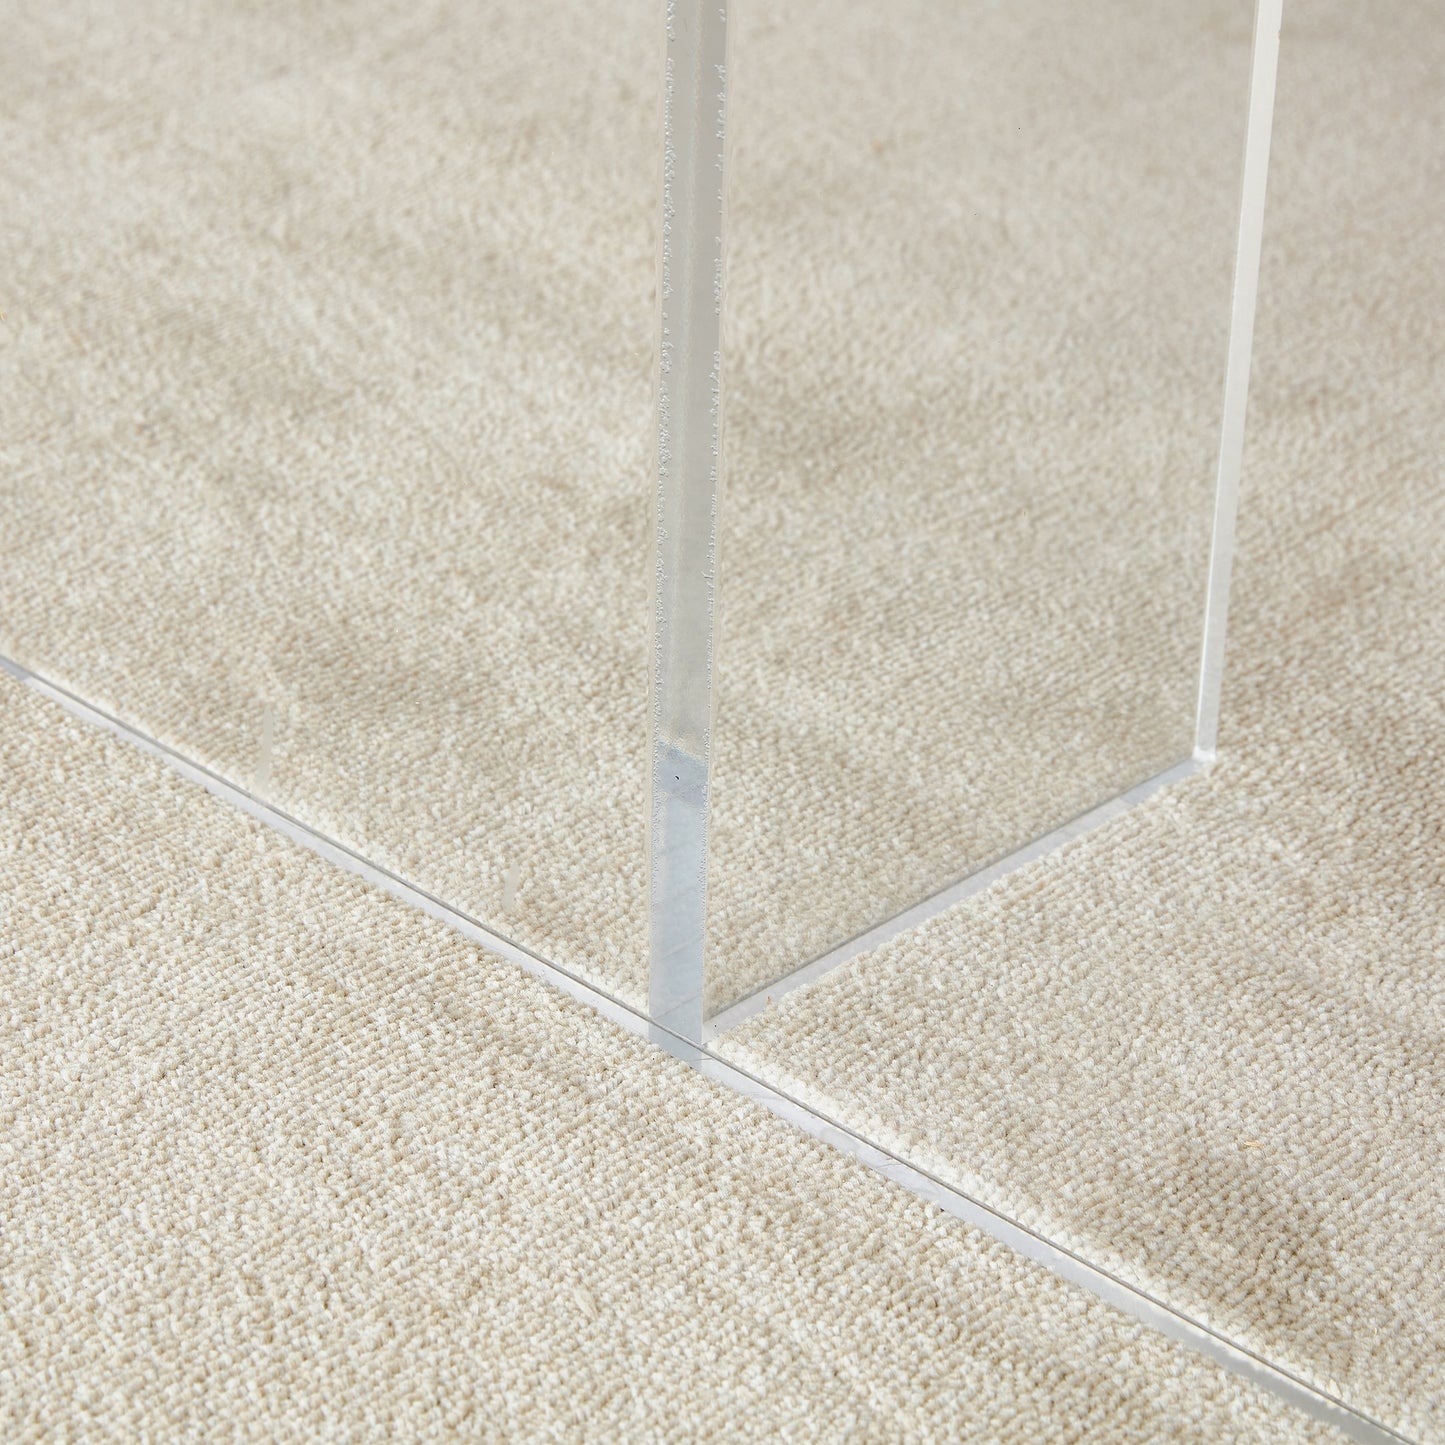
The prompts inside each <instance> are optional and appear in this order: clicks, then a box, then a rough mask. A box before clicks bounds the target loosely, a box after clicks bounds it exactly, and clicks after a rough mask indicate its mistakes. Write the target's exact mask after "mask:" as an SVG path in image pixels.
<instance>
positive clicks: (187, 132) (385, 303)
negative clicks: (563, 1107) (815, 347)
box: [0, 0, 661, 1002]
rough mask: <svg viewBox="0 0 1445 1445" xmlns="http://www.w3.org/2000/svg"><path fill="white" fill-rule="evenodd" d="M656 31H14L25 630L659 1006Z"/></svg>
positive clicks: (444, 25) (43, 23) (14, 282)
mask: <svg viewBox="0 0 1445 1445" xmlns="http://www.w3.org/2000/svg"><path fill="white" fill-rule="evenodd" d="M660 56H661V37H660V35H659V13H658V10H657V7H655V6H654V5H653V4H652V3H650V0H627V3H619V4H614V5H608V6H604V7H598V6H595V5H592V4H589V3H584V0H563V3H560V4H550V5H547V6H543V7H538V6H535V5H532V4H525V3H518V0H484V3H479V4H472V5H445V4H423V5H420V6H418V5H415V4H410V3H408V4H401V3H394V0H361V3H353V0H347V3H345V4H342V3H339V0H335V3H321V4H315V5H306V6H300V7H298V6H296V5H293V4H288V3H281V0H275V3H273V0H263V3H260V4H249V5H244V6H239V7H238V6H236V5H233V4H229V3H223V0H202V3H199V4H194V5H179V6H178V5H175V4H169V3H161V0H134V3H128V4H125V5H122V6H114V5H100V4H95V3H89V0H56V3H54V4H49V5H45V6H25V7H22V10H21V12H18V13H16V14H13V15H11V16H10V18H9V20H8V21H7V24H6V26H5V35H4V43H3V45H0V92H3V94H4V96H5V104H4V106H3V114H0V136H3V144H0V188H3V192H4V195H5V225H4V227H3V231H0V307H3V309H4V311H5V320H4V321H3V322H0V398H3V402H0V508H3V514H4V518H5V526H4V528H3V529H0V651H3V652H4V653H5V654H7V655H8V656H10V657H11V658H13V659H15V660H16V661H17V662H19V663H20V664H22V665H23V666H25V667H27V668H29V669H32V670H33V671H34V672H35V673H36V674H37V675H39V676H42V677H44V678H47V679H50V680H52V681H54V682H55V683H57V684H59V685H61V686H62V687H64V688H67V689H69V690H71V691H73V692H74V693H76V694H78V695H79V696H81V697H82V698H84V699H87V700H89V701H91V702H92V703H95V704H97V705H99V706H100V707H102V708H105V709H107V710H109V711H110V712H112V713H113V714H114V715H116V716H118V717H120V718H121V719H123V720H124V721H126V722H128V723H130V724H132V725H133V726H135V727H137V728H139V729H141V730H142V731H144V732H147V733H149V734H151V735H153V736H155V737H157V738H159V739H161V740H162V741H164V742H166V743H168V744H170V745H171V746H173V747H174V748H176V749H177V750H179V751H180V752H182V753H184V754H186V755H187V756H189V757H191V758H194V759H196V760H198V761H200V762H202V763H205V764H207V765H208V766H210V767H212V768H213V769H215V770H216V771H218V772H219V773H221V774H222V775H223V776H225V777H226V778H227V779H229V780H231V781H233V782H236V783H238V784H240V785H241V786H243V787H245V788H248V789H251V790H252V791H254V793H255V794H256V795H258V796H260V797H262V798H264V799H266V800H267V801H269V802H271V803H273V804H275V805H276V806H278V807H280V808H282V809H284V810H286V811H287V812H289V813H291V814H293V815H295V816H296V817H297V818H299V819H300V820H301V821H303V822H304V823H306V824H308V825H310V826H312V827H314V828H318V829H320V830H322V831H323V832H326V833H328V834H330V835H332V836H334V837H336V838H337V839H339V840H340V841H342V842H344V843H347V844H349V845H350V846H352V847H354V848H355V849H357V850H358V851H360V852H361V853H362V854H364V855H365V856H367V857H369V858H371V859H373V860H375V861H377V862H380V863H382V864H385V865H388V866H390V867H392V868H393V869H395V870H396V871H397V872H399V873H401V874H402V875H403V876H404V877H406V878H408V879H410V880H412V881H413V882H415V883H417V884H419V885H421V886H422V887H424V888H426V889H429V890H431V891H432V892H434V893H435V894H437V895H439V896H440V897H441V898H443V899H444V900H446V901H448V902H450V903H452V904H454V905H456V906H459V907H461V908H462V909H464V910H466V911H468V912H470V913H471V914H473V915H475V916H476V917H477V918H478V919H480V920H481V921H482V922H483V923H485V924H487V925H488V926H490V927H492V928H494V929H496V930H497V931H499V932H501V933H503V934H505V935H508V936H510V937H512V938H514V939H516V940H517V941H518V942H520V943H523V944H525V945H527V946H529V947H530V948H532V949H534V950H537V951H539V952H541V953H543V954H545V955H546V956H548V957H550V958H552V959H554V960H555V961H557V962H559V963H562V964H563V965H565V966H570V967H573V968H576V969H577V970H579V971H583V972H585V973H587V974H589V975H590V976H591V977H592V978H593V979H594V980H595V981H597V982H598V983H600V984H601V985H602V986H604V987H605V988H607V989H609V990H611V991H613V992H616V993H620V994H623V995H626V996H628V997H630V998H632V999H634V1000H636V1001H639V1002H640V1001H642V1000H645V998H646V948H647V898H646V879H647V869H646V854H645V846H646V845H645V837H646V797H647V738H648V724H647V677H648V663H647V647H648V642H647V619H648V612H649V606H650V577H649V552H650V531H649V528H650V505H651V502H650V498H651V468H652V439H653V426H652V419H653V409H654V326H655V275H656V256H657V234H656V232H657V214H658V207H657V177H658V173H659V159H658V155H659V132H660V84H659V80H660V68H661V67H660Z"/></svg>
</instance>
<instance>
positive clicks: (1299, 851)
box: [722, 4, 1445, 1441]
mask: <svg viewBox="0 0 1445 1445" xmlns="http://www.w3.org/2000/svg"><path fill="white" fill-rule="evenodd" d="M1436 19H1437V17H1436V16H1435V14H1434V12H1433V11H1432V10H1430V9H1429V7H1426V6H1417V5H1411V4H1402V5H1398V6H1396V5H1392V6H1390V7H1387V9H1385V10H1372V11H1370V12H1369V14H1368V15H1367V14H1365V13H1364V12H1361V11H1358V10H1354V9H1351V8H1348V7H1345V6H1342V5H1333V4H1328V5H1315V6H1309V7H1300V8H1299V9H1298V10H1296V11H1293V12H1292V13H1291V14H1290V15H1288V16H1287V19H1286V26H1285V32H1284V50H1283V69H1282V76H1281V91H1280V96H1279V106H1278V112H1277V142H1276V149H1275V161H1274V171H1273V176H1272V179H1271V201H1270V210H1269V222H1268V226H1267V233H1266V249H1265V265H1264V271H1263V278H1262V286H1261V297H1262V301H1261V314H1260V318H1259V332H1258V341H1257V357H1256V370H1255V393H1254V397H1253V400H1252V402H1251V431H1250V442H1249V446H1248V451H1247V457H1246V487H1245V492H1244V496H1243V500H1242V506H1241V535H1240V555H1239V560H1238V566H1237V570H1236V580H1235V593H1234V601H1233V610H1232V621H1231V633H1230V647H1229V657H1228V662H1227V666H1226V672H1225V689H1224V711H1223V719H1222V727H1221V756H1220V760H1219V762H1218V764H1217V765H1216V766H1215V767H1214V768H1213V769H1212V770H1211V771H1210V772H1209V773H1208V774H1207V775H1205V776H1200V777H1196V778H1194V779H1191V780H1189V781H1188V782H1186V783H1184V784H1182V785H1180V786H1179V787H1177V788H1176V789H1173V790H1170V791H1169V792H1167V793H1165V794H1160V795H1156V796H1155V797H1154V798H1153V799H1152V800H1150V801H1149V802H1148V803H1147V804H1145V805H1144V806H1143V807H1141V808H1139V809H1138V810H1136V811H1134V812H1133V813H1131V814H1129V815H1126V816H1125V817H1123V818H1121V819H1119V820H1117V821H1115V822H1113V823H1111V824H1110V825H1108V826H1107V827H1105V828H1103V829H1101V830H1099V831H1098V832H1096V833H1094V834H1092V835H1090V836H1088V837H1086V838H1084V839H1083V840H1081V841H1079V842H1077V843H1075V844H1074V845H1072V846H1070V847H1069V848H1067V849H1066V850H1064V851H1063V852H1061V853H1059V854H1056V855H1055V856H1052V857H1049V858H1047V859H1045V860H1043V861H1041V862H1039V863H1037V864H1035V865H1033V866H1031V867H1029V868H1027V869H1024V870H1021V871H1020V872H1018V873H1016V874H1014V875H1013V876H1011V877H1010V878H1008V879H1007V880H1006V881H1004V882H1002V883H1000V884H999V885H998V886H996V887H995V888H992V889H990V890H989V891H988V892H987V893H985V894H983V895H980V896H977V897H975V898H973V899H972V900H970V901H969V902H967V903H965V904H963V905H961V906H960V907H958V908H956V909H954V910H951V911H950V912H949V913H948V914H946V915H943V916H940V917H939V918H937V919H935V920H933V921H932V922H930V923H929V924H928V925H926V926H924V927H922V928H919V929H917V930H915V931H913V932H911V933H909V934H907V935H905V936H903V937H900V938H899V939H897V940H896V941H895V942H893V943H892V944H890V945H889V946H887V947H885V948H883V949H881V950H879V951H877V952H876V953H874V954H872V955H871V956H868V957H864V958H860V959H859V960H858V961H857V962H856V963H854V964H852V965H851V966H848V967H846V968H844V969H842V970H840V971H839V972H837V973H836V974H834V975H832V976H829V977H827V978H825V979H824V980H822V981H820V982H819V983H817V984H816V985H814V986H811V987H808V988H806V989H801V990H799V991H798V992H797V993H795V994H792V995H788V996H786V997H784V998H783V999H781V1000H780V1001H779V1002H778V1003H777V1004H776V1005H774V1006H773V1007H772V1008H770V1009H769V1010H768V1011H766V1012H765V1013H764V1014H763V1015H761V1016H760V1017H759V1018H757V1019H756V1020H755V1021H753V1022H752V1023H751V1024H750V1025H748V1026H745V1027H744V1028H742V1029H740V1030H739V1031H737V1033H736V1034H735V1035H733V1036H731V1037H730V1038H729V1039H727V1040H725V1041H724V1044H723V1046H722V1047H723V1052H724V1053H726V1054H728V1055H730V1056H732V1057H735V1058H736V1059H738V1060H740V1061H744V1062H746V1063H747V1064H748V1065H749V1066H750V1067H751V1068H753V1069H755V1070H756V1071H758V1072H760V1073H761V1074H763V1075H764V1076H765V1077H767V1078H769V1079H771V1080H773V1081H774V1082H776V1083H780V1084H784V1085H786V1086H787V1087H789V1088H791V1089H794V1090H796V1091H797V1092H798V1093H800V1094H802V1095H803V1096H804V1097H806V1098H808V1099H810V1100H812V1101H813V1102H815V1103H816V1104H818V1105H821V1106H823V1107H824V1108H826V1109H827V1110H828V1111H829V1112H830V1113H832V1114H834V1115H836V1116H838V1117H841V1118H844V1119H846V1120H847V1121H848V1122H849V1123H850V1124H851V1125H853V1126H854V1127H855V1128H860V1129H862V1130H863V1131H865V1132H867V1133H869V1134H870V1135H872V1136H873V1137H875V1138H878V1139H880V1140H883V1141H887V1142H891V1143H892V1144H894V1145H895V1146H896V1147H898V1148H899V1149H901V1150H902V1151H903V1152H904V1153H905V1154H906V1155H907V1156H908V1157H910V1158H911V1159H913V1160H914V1161H916V1162H918V1163H920V1164H922V1165H923V1166H924V1167H927V1168H929V1169H931V1170H933V1171H935V1172H937V1173H938V1174H940V1175H941V1176H943V1177H945V1178H948V1179H951V1180H953V1181H956V1182H958V1183H961V1184H963V1185H965V1186H966V1187H967V1188H968V1189H969V1190H971V1191H972V1192H974V1193H976V1194H978V1195H980V1196H981V1197H983V1198H985V1199H986V1200H988V1201H989V1202H991V1203H993V1204H995V1205H996V1206H998V1207H1000V1208H1001V1209H1003V1210H1004V1211H1006V1212H1008V1213H1010V1214H1013V1215H1015V1216H1017V1217H1021V1218H1023V1219H1025V1220H1027V1221H1029V1222H1030V1223H1031V1224H1033V1225H1034V1226H1036V1227H1038V1228H1040V1229H1042V1230H1044V1231H1045V1232H1046V1233H1048V1234H1049V1235H1050V1236H1052V1237H1054V1238H1057V1239H1061V1240H1064V1241H1066V1242H1068V1243H1069V1244H1071V1245H1073V1246H1074V1247H1075V1248H1076V1249H1078V1250H1079V1251H1080V1252H1082V1253H1084V1254H1085V1255H1087V1256H1088V1257H1090V1258H1094V1259H1099V1260H1106V1261H1108V1262H1110V1263H1111V1264H1112V1265H1113V1267H1114V1268H1116V1269H1117V1270H1118V1271H1119V1272H1120V1273H1122V1274H1124V1275H1126V1276H1127V1277H1129V1278H1131V1279H1133V1280H1135V1281H1136V1282H1138V1283H1140V1284H1143V1285H1145V1286H1147V1287H1148V1288H1150V1289H1152V1290H1154V1291H1157V1292H1158V1293H1160V1294H1161V1295H1163V1296H1164V1297H1165V1298H1168V1299H1170V1300H1171V1301H1173V1302H1175V1303H1176V1304H1178V1305H1180V1306H1182V1307H1184V1308H1185V1309H1187V1310H1189V1311H1191V1312H1193V1313H1195V1314H1197V1315H1198V1316H1200V1317H1202V1318H1205V1319H1207V1320H1209V1321H1210V1322H1211V1323H1213V1324H1214V1325H1216V1326H1217V1327H1219V1328H1221V1329H1222V1330H1224V1331H1226V1332H1228V1333H1229V1334H1231V1335H1232V1336H1234V1337H1236V1338H1239V1339H1242V1340H1244V1341H1246V1342H1247V1343H1249V1344H1251V1345H1252V1346H1253V1347H1254V1348H1255V1349H1257V1350H1259V1351H1261V1352H1262V1353H1264V1354H1266V1355H1267V1356H1268V1357H1270V1358H1271V1359H1274V1360H1277V1361H1280V1362H1283V1363H1285V1364H1287V1365H1288V1366H1290V1367H1291V1368H1293V1369H1294V1370H1296V1371H1298V1372H1299V1373H1301V1374H1303V1375H1306V1376H1307V1377H1309V1378H1312V1379H1313V1380H1315V1381H1316V1382H1318V1383H1320V1384H1323V1385H1327V1386H1328V1387H1330V1388H1331V1389H1334V1390H1337V1391H1338V1392H1340V1393H1341V1394H1342V1395H1343V1396H1344V1397H1345V1398H1346V1399H1347V1400H1349V1401H1350V1402H1351V1403H1353V1404H1355V1405H1357V1406H1359V1407H1360V1408H1362V1409H1364V1410H1366V1411H1367V1412H1369V1413H1372V1414H1374V1415H1376V1416H1377V1417H1379V1418H1382V1419H1384V1420H1385V1421H1386V1422H1388V1423H1389V1424H1391V1425H1392V1426H1394V1427H1395V1428H1397V1429H1400V1430H1402V1431H1404V1432H1406V1433H1407V1434H1409V1435H1411V1436H1412V1437H1414V1438H1417V1439H1421V1440H1434V1441H1441V1440H1445V1265H1442V1261H1445V1173H1442V1167H1441V1157H1442V1148H1445V788H1442V786H1441V779H1442V764H1445V744H1442V737H1445V732H1442V710H1441V706H1442V704H1441V697H1442V692H1441V678H1442V677H1445V486H1442V469H1441V457H1442V442H1445V426H1442V417H1441V402H1440V398H1441V395H1442V390H1441V388H1442V382H1445V368H1442V357H1445V319H1442V318H1445V274H1442V271H1441V268H1440V265H1439V256H1440V254H1441V250H1442V247H1445V203H1442V199H1441V198H1442V197H1445V148H1442V146H1441V144H1440V137H1441V133H1442V128H1441V102H1440V94H1439V77H1440V75H1441V74H1442V72H1445V34H1442V32H1441V28H1440V26H1439V25H1438V24H1437V23H1436Z"/></svg>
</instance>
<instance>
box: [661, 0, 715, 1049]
mask: <svg viewBox="0 0 1445 1445" xmlns="http://www.w3.org/2000/svg"><path fill="white" fill-rule="evenodd" d="M726 48H727V13H726V11H725V10H724V9H723V8H722V7H720V6H719V5H717V4H716V3H708V0H669V3H668V6H667V60H666V80H665V86H666V90H665V109H664V159H663V217H662V258H661V283H660V286H659V303H660V304H659V324H660V330H661V367H660V381H659V389H658V489H657V519H656V525H657V551H656V559H655V583H656V600H655V611H654V616H653V674H652V799H651V835H650V844H649V848H650V867H651V884H650V892H651V896H650V927H651V979H650V989H649V1004H650V1012H651V1015H652V1018H653V1021H654V1023H656V1024H657V1025H659V1026H660V1031H659V1041H661V1042H664V1043H668V1042H669V1040H671V1041H673V1043H672V1044H670V1045H669V1046H674V1045H675V1041H676V1040H677V1039H679V1038H680V1039H682V1040H685V1041H687V1042H689V1043H691V1044H694V1045H695V1044H699V1043H700V1042H701V1040H702V1011H703V938H704V920H705V913H706V877H707V873H706V862H707V811H708V784H709V767H710V760H711V737H712V687H713V661H714V596H713V582H714V577H715V575H716V551H717V511H718V501H719V491H720V482H721V462H722V457H721V434H722V395H721V380H722V377H721V373H722V347H721V321H722V284H723V277H722V267H723V249H722V226H723V217H722V208H723V128H724V116H725V103H726V69H725V63H726Z"/></svg>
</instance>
